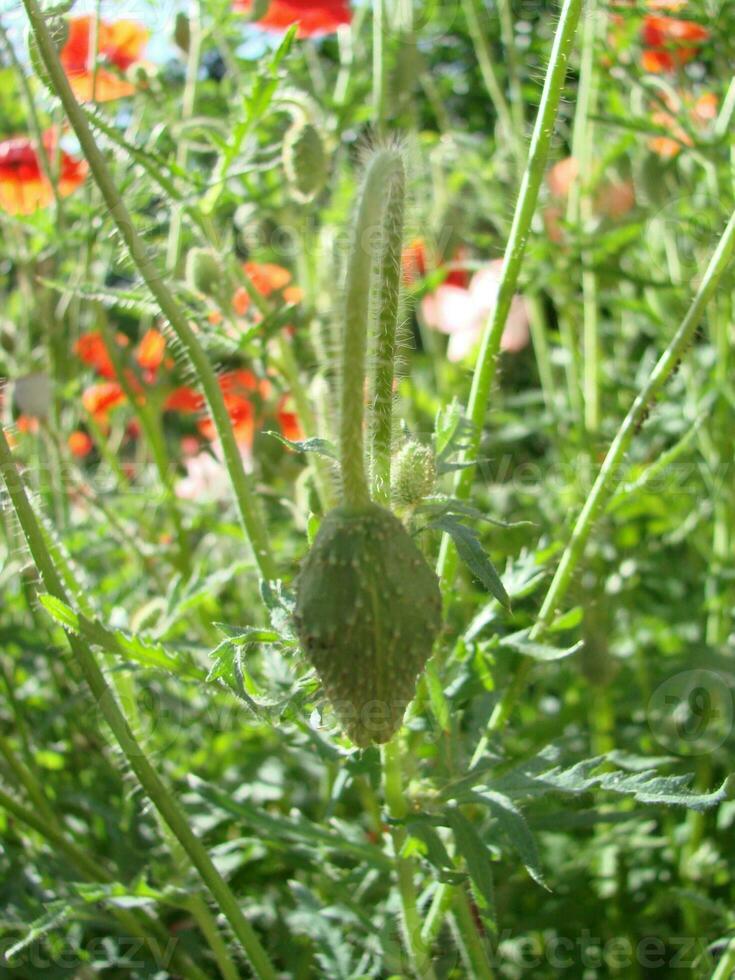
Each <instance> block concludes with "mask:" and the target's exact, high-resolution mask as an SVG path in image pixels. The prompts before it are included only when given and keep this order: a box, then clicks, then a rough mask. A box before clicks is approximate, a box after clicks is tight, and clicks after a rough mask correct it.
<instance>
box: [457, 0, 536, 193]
mask: <svg viewBox="0 0 735 980" xmlns="http://www.w3.org/2000/svg"><path fill="white" fill-rule="evenodd" d="M462 8H463V10H464V14H465V18H466V20H467V26H468V28H469V32H470V37H471V38H472V43H473V45H474V48H475V55H476V56H477V63H478V65H479V66H480V74H481V75H482V80H483V82H484V83H485V88H486V89H487V94H488V95H489V96H490V101H491V102H492V104H493V105H494V106H495V112H496V113H497V116H498V119H499V120H500V125H501V126H502V128H503V132H504V134H505V137H506V139H507V140H508V141H509V142H510V145H511V147H512V148H513V154H514V156H515V160H516V165H517V167H518V172H519V173H520V171H521V170H522V168H523V164H524V162H525V153H524V150H525V147H524V146H523V143H522V141H521V139H520V133H519V131H518V130H517V129H516V126H515V125H514V122H513V116H512V114H511V109H510V106H509V105H508V100H507V99H506V97H505V94H504V92H503V89H502V87H501V85H500V81H499V79H498V76H497V73H496V71H495V65H494V64H493V55H492V51H491V49H490V45H489V44H488V41H487V38H486V36H485V31H484V29H483V24H482V19H483V16H484V14H485V11H484V10H483V8H482V5H481V3H480V0H462ZM521 132H522V130H521Z"/></svg>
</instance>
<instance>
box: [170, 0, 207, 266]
mask: <svg viewBox="0 0 735 980" xmlns="http://www.w3.org/2000/svg"><path fill="white" fill-rule="evenodd" d="M188 18H189V50H188V52H187V58H186V78H185V81H184V94H183V97H182V100H181V116H180V121H181V122H183V123H185V122H186V121H187V120H189V119H191V117H192V116H193V115H194V107H195V104H196V91H197V80H198V78H199V65H200V62H201V54H202V25H201V16H200V10H199V0H191V3H190V4H189V14H188ZM188 163H189V142H188V140H187V139H185V138H184V139H182V140H181V141H180V143H179V146H178V149H177V151H176V165H177V166H178V167H179V168H180V169H181V170H182V171H186V168H187V166H188ZM184 210H185V209H184V207H183V206H182V205H176V207H174V209H173V211H172V214H171V224H170V226H169V232H168V248H167V253H166V268H167V269H168V270H169V272H171V273H172V274H174V275H175V274H176V270H177V268H178V265H179V259H180V257H181V230H182V226H183V216H184Z"/></svg>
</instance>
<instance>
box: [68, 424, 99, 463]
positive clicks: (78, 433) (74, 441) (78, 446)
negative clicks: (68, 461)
mask: <svg viewBox="0 0 735 980" xmlns="http://www.w3.org/2000/svg"><path fill="white" fill-rule="evenodd" d="M66 444H67V446H68V447H69V452H70V453H71V454H72V456H76V457H77V459H84V457H85V456H89V454H90V453H91V452H92V449H93V448H94V443H93V442H92V440H91V439H90V437H89V436H88V435H87V433H86V432H82V430H81V429H76V430H75V431H74V432H72V433H71V435H70V436H69V438H68V439H67V440H66Z"/></svg>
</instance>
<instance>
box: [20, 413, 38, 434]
mask: <svg viewBox="0 0 735 980" xmlns="http://www.w3.org/2000/svg"><path fill="white" fill-rule="evenodd" d="M15 425H16V427H17V429H18V432H38V430H39V427H40V426H39V422H38V419H37V418H35V416H33V415H19V416H18V418H17V419H16V420H15Z"/></svg>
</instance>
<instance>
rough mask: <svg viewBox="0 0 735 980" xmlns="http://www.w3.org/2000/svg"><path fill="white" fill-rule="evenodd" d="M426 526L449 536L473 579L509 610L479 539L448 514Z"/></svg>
mask: <svg viewBox="0 0 735 980" xmlns="http://www.w3.org/2000/svg"><path fill="white" fill-rule="evenodd" d="M427 526H428V527H434V528H437V530H439V531H445V532H446V533H447V534H449V535H450V536H451V538H452V540H453V541H454V544H455V546H456V548H457V554H458V555H459V557H460V558H461V560H462V561H463V562H464V563H465V565H466V566H467V567H468V568H469V570H470V571H471V572H472V574H473V575H474V576H475V578H477V579H479V580H480V581H481V582H482V584H483V585H484V586H485V588H486V589H487V590H488V592H490V593H491V594H492V595H493V596H495V598H496V599H497V600H498V602H499V603H500V604H501V606H503V607H504V608H506V609H510V599H509V597H508V593H507V592H506V591H505V586H504V585H503V583H502V581H501V578H500V576H499V575H498V572H497V570H496V568H495V566H494V565H493V563H492V562H491V561H490V559H489V558H488V556H487V554H486V552H485V549H484V548H483V547H482V545H481V544H480V539H479V538H478V536H477V534H476V532H475V531H473V530H472V528H469V527H467V525H466V524H461V523H460V522H459V521H458V520H457V519H456V518H455V517H452V516H451V515H448V514H446V515H444V516H443V517H439V518H437V519H436V520H434V521H430V522H429V524H428V525H427Z"/></svg>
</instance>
